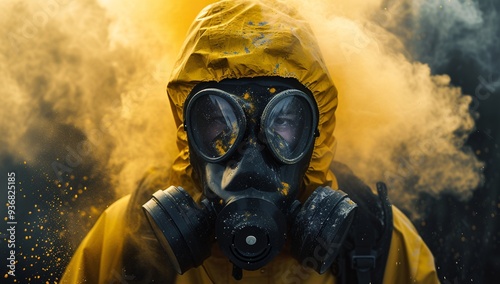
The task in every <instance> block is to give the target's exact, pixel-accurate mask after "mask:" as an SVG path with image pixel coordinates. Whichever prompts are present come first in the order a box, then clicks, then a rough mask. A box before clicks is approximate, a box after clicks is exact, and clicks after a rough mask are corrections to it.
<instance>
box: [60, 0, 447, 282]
mask: <svg viewBox="0 0 500 284" xmlns="http://www.w3.org/2000/svg"><path fill="white" fill-rule="evenodd" d="M257 76H280V77H287V78H295V79H297V80H298V81H299V82H301V83H302V84H303V85H304V86H306V87H307V88H308V89H310V90H311V91H312V93H313V95H314V98H315V100H316V103H317V105H318V108H319V126H318V128H319V133H320V136H319V137H318V138H317V139H316V142H315V145H314V152H313V155H312V158H311V162H310V165H309V168H308V170H307V172H306V176H305V177H304V184H305V189H304V190H303V191H302V192H301V195H300V199H301V200H302V201H303V200H305V199H306V198H307V196H309V194H310V193H311V192H312V191H313V190H314V189H316V188H317V187H318V186H325V185H329V186H331V187H332V188H336V187H337V183H336V180H335V176H334V175H333V173H332V172H331V170H330V164H331V162H332V160H333V155H334V148H335V140H334V137H333V130H334V127H335V116H334V112H335V109H336V107H337V91H336V89H335V87H334V85H333V82H332V80H331V78H330V75H329V72H328V71H327V68H326V67H325V64H324V62H323V59H322V56H321V54H320V51H319V47H318V46H317V44H316V40H315V38H314V35H313V33H312V31H311V30H310V28H309V26H308V24H307V23H306V22H304V21H303V20H302V19H301V18H300V16H298V15H297V13H296V11H294V10H291V9H289V8H288V7H286V6H283V5H282V4H280V3H278V2H274V1H266V2H265V3H261V2H259V1H221V2H218V3H216V4H213V5H210V6H208V7H207V8H205V9H204V10H203V11H202V12H201V13H200V14H199V15H198V17H197V19H196V20H195V22H194V23H193V25H192V26H191V29H190V32H189V35H188V37H187V40H186V42H185V44H184V47H183V49H182V51H181V54H180V58H179V60H178V61H177V63H176V65H175V68H174V70H173V73H172V77H171V80H170V82H169V84H168V87H167V92H168V95H169V98H170V102H171V106H172V111H173V115H174V119H175V122H176V124H177V128H178V131H177V146H178V148H179V151H180V153H179V155H178V157H177V159H176V161H175V162H174V165H173V166H172V168H170V169H168V171H164V170H155V171H152V172H151V174H150V175H148V176H147V177H146V178H145V179H144V180H143V182H142V183H141V185H140V186H139V188H138V190H137V192H135V193H134V194H133V195H132V196H126V197H124V198H122V199H120V200H118V201H117V202H115V203H114V204H113V205H112V206H110V207H109V208H108V209H107V210H106V211H105V212H104V213H103V214H102V216H101V217H100V218H99V220H98V221H97V223H96V224H95V226H94V227H93V228H92V230H91V231H90V232H89V234H88V235H87V236H86V237H85V239H84V240H83V242H82V243H81V245H80V246H79V248H78V249H77V251H76V252H75V255H74V256H73V258H72V260H71V262H70V264H69V266H68V267H67V269H66V271H65V274H64V276H63V278H62V281H61V283H84V282H85V283H115V282H116V283H136V282H140V281H142V282H146V283H147V282H152V281H153V279H155V280H156V281H155V283H158V282H159V283H169V282H171V281H174V280H173V278H172V277H175V275H173V274H172V273H171V269H170V268H169V266H168V264H167V263H166V262H164V258H162V256H161V254H162V251H161V248H160V247H159V246H158V245H157V244H155V242H156V240H155V238H154V235H153V234H152V232H151V231H150V229H149V226H148V225H147V222H145V221H144V219H145V218H144V216H143V212H142V210H141V208H140V207H141V205H142V204H143V203H145V202H146V201H147V200H148V199H149V197H150V196H151V194H152V193H153V192H154V191H156V190H157V189H160V188H166V187H168V186H170V185H179V186H182V187H183V188H185V189H186V190H188V191H189V193H190V194H191V195H192V196H195V197H199V196H200V194H201V190H200V185H198V184H196V183H195V182H194V180H193V177H192V167H191V165H190V163H189V149H188V144H187V136H186V133H185V131H184V128H183V125H182V121H183V106H184V101H185V100H186V97H187V96H188V94H189V93H190V91H191V90H192V89H193V87H194V86H195V85H197V84H198V83H200V82H207V81H217V82H218V81H221V80H223V79H227V78H233V79H238V78H249V77H257ZM393 215H394V230H393V233H392V241H391V245H390V251H389V256H388V261H387V265H386V269H385V274H384V283H438V280H437V275H436V271H435V268H434V259H433V256H432V254H431V252H430V251H429V249H428V248H427V246H426V245H425V243H424V242H423V241H422V239H421V238H420V236H419V235H418V233H417V232H416V230H415V228H414V227H413V225H412V224H411V222H410V221H409V220H408V219H407V218H406V217H405V216H404V215H403V214H402V213H401V212H400V211H399V210H398V209H397V208H395V207H393ZM206 245H207V246H208V245H210V244H206ZM130 248H134V249H133V250H130ZM130 251H132V253H131V252H130ZM128 256H130V257H128ZM125 262H135V264H136V265H137V266H140V267H142V268H143V269H146V270H148V269H150V270H157V271H162V270H163V271H164V273H163V276H164V277H167V279H164V280H159V278H158V277H160V276H159V275H162V273H156V274H155V273H149V274H148V273H146V274H147V275H146V276H145V275H141V276H139V275H137V274H134V272H129V270H128V268H127V265H125V264H124V263H125ZM231 269H232V265H231V264H230V263H229V261H228V260H227V258H225V257H224V256H223V255H222V253H221V252H220V251H219V250H218V248H217V246H215V245H214V248H213V249H212V256H210V257H209V258H208V259H207V260H205V262H204V263H203V265H202V266H200V267H198V268H195V269H191V270H189V271H187V272H186V273H185V274H183V275H180V276H177V277H176V278H175V283H233V282H234V283H259V284H262V283H336V278H335V276H334V275H333V274H332V273H331V272H330V271H327V272H326V273H324V274H322V275H319V274H317V273H316V272H314V271H313V270H311V269H307V268H304V267H302V266H301V265H300V264H299V263H298V262H297V261H296V260H295V259H294V258H292V257H291V256H290V254H289V251H288V249H286V248H285V249H284V251H283V252H281V253H280V254H279V255H278V256H277V257H276V258H275V259H274V260H273V261H271V262H270V263H269V264H268V265H266V266H265V267H263V268H262V269H260V270H257V271H244V273H243V279H242V280H241V281H238V282H236V281H235V280H234V279H233V278H232V276H231ZM167 270H168V271H167ZM165 271H166V272H165ZM141 277H142V278H141ZM148 277H149V278H148Z"/></svg>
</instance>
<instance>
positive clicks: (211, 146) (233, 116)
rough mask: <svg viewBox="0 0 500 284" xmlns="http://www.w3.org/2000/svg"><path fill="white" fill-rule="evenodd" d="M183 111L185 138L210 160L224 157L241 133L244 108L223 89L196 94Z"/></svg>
mask: <svg viewBox="0 0 500 284" xmlns="http://www.w3.org/2000/svg"><path fill="white" fill-rule="evenodd" d="M186 112H187V116H186V117H187V120H186V126H187V131H188V137H189V139H192V141H193V142H194V145H195V148H196V149H197V150H198V151H199V153H200V154H201V155H202V156H203V157H205V158H206V159H208V160H210V161H214V160H218V159H221V158H222V157H224V156H225V155H226V154H227V153H228V152H229V151H230V150H231V149H232V148H233V146H234V145H235V144H236V143H237V141H238V140H239V139H240V136H241V135H242V133H243V130H242V128H243V127H244V125H245V124H244V119H245V116H244V113H243V110H242V109H241V107H239V105H238V104H237V102H236V101H235V100H234V99H233V98H232V97H231V95H230V94H228V93H225V92H223V91H220V90H216V89H213V90H212V89H211V90H204V91H201V92H199V93H197V94H196V95H195V96H193V98H192V99H191V101H190V103H189V105H188V108H187V110H186Z"/></svg>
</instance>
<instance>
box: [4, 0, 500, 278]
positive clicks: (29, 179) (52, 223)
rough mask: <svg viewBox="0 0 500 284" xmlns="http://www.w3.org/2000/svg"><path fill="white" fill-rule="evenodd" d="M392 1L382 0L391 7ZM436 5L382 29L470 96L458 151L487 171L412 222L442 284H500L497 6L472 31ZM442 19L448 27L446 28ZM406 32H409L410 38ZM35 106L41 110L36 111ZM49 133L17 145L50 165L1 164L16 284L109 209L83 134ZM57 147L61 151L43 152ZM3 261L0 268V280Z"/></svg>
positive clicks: (56, 263)
mask: <svg viewBox="0 0 500 284" xmlns="http://www.w3.org/2000/svg"><path fill="white" fill-rule="evenodd" d="M391 2H393V1H387V3H388V5H389V6H390V5H391ZM435 2H436V3H437V4H436V5H437V6H434V8H435V9H436V11H433V12H432V13H428V14H426V13H422V14H421V15H419V16H418V17H416V16H412V15H406V16H405V17H406V18H405V21H404V23H405V25H404V26H403V27H388V28H390V29H393V31H394V33H396V34H398V35H399V36H400V38H401V39H403V41H404V42H405V44H406V45H407V47H408V49H409V50H410V53H411V54H410V56H412V57H414V59H415V60H418V61H421V62H424V63H428V64H429V65H430V66H431V68H432V72H433V73H434V74H448V75H449V76H450V77H451V82H452V84H453V85H455V86H460V87H461V88H462V90H463V92H464V93H465V94H469V95H471V96H472V97H473V102H472V104H471V111H472V112H473V113H474V117H475V120H476V128H475V130H474V131H473V132H472V133H471V134H470V136H469V139H468V141H467V145H465V147H470V148H472V150H473V151H474V152H475V153H476V154H477V156H478V157H479V159H480V160H481V161H483V162H484V163H485V168H484V183H483V184H482V185H481V186H480V187H479V188H477V189H476V190H475V191H474V192H473V195H472V197H471V198H470V199H468V200H461V199H460V198H458V197H456V196H455V195H454V194H451V193H450V194H447V193H442V194H441V195H440V196H438V197H432V196H429V195H422V196H421V198H420V201H419V203H418V208H419V209H420V211H422V212H424V214H422V215H421V217H420V218H419V219H416V220H413V221H414V224H415V225H416V227H417V229H418V230H419V232H420V233H421V235H422V237H423V239H424V240H425V241H426V243H427V244H428V245H429V247H430V249H431V250H432V252H433V253H434V255H435V259H436V266H437V269H438V274H439V278H440V279H441V281H442V282H443V283H492V282H494V280H495V279H500V247H499V245H500V239H499V238H500V228H499V226H500V216H499V214H500V174H499V172H500V42H499V39H500V33H499V28H498V27H500V18H499V17H497V13H498V11H500V1H494V0H482V1H474V2H472V1H471V2H470V3H472V4H471V5H477V7H478V8H479V11H480V12H481V13H482V14H481V15H482V19H483V20H484V22H482V23H478V24H477V25H474V24H470V23H469V24H468V22H467V21H459V20H456V21H455V22H453V18H452V17H451V16H450V15H453V11H450V10H446V9H444V10H443V11H442V12H439V5H438V4H439V2H442V4H443V6H445V5H444V4H445V3H446V2H447V1H435ZM459 2H461V3H465V2H467V1H459ZM450 9H451V8H450ZM440 13H441V14H440ZM426 17H428V18H426ZM440 17H441V18H440ZM446 20H450V21H452V23H451V25H448V26H447V25H444V21H446ZM447 27H449V28H450V29H449V30H447V29H446V28H447ZM451 28H453V29H451ZM408 30H411V31H413V33H411V36H409V34H408ZM40 107H41V108H43V107H48V106H44V105H43V102H40ZM47 116H50V109H49V110H48V111H47ZM50 131H51V133H50V140H47V138H45V137H47V135H46V133H44V131H43V130H34V131H31V132H29V133H27V134H26V136H25V137H24V139H32V140H37V141H39V142H40V143H42V144H43V143H46V145H48V146H47V147H46V150H45V151H42V152H41V153H42V154H41V155H40V156H39V157H37V159H38V160H39V161H50V163H49V162H46V163H43V162H40V163H37V164H36V166H33V165H32V164H31V163H30V162H26V163H25V161H23V160H18V159H17V158H15V157H16V156H17V155H16V153H12V155H3V156H0V158H1V160H0V177H1V178H0V184H2V185H4V184H6V183H7V175H6V173H7V172H9V171H15V172H16V176H17V181H18V182H19V184H18V191H17V194H16V198H17V199H16V202H17V203H16V205H17V208H18V209H17V210H16V218H17V219H18V220H22V222H20V223H18V225H17V227H16V242H18V245H19V246H18V247H17V248H16V252H17V260H18V261H19V263H18V264H17V266H16V267H17V268H18V271H16V278H17V279H18V282H20V283H26V282H31V283H46V281H48V282H50V283H53V282H54V281H57V280H58V279H59V277H60V275H61V273H62V272H63V271H64V268H65V266H66V264H67V263H68V261H69V259H70V257H71V254H72V253H73V251H74V250H75V249H76V246H77V244H78V243H79V241H80V240H81V238H82V237H83V236H82V235H81V234H80V232H81V231H87V230H88V229H89V228H90V227H91V225H92V224H93V223H94V222H95V220H96V218H97V217H98V215H99V213H100V212H101V211H102V210H103V209H105V207H106V205H107V204H109V203H110V202H111V201H112V200H114V196H113V193H112V192H111V191H104V190H98V189H99V188H107V187H108V186H109V184H108V183H107V180H106V176H107V173H106V172H105V170H104V167H101V166H100V165H99V164H98V163H97V162H96V161H92V159H89V158H87V159H83V160H82V159H79V156H80V158H81V156H83V155H84V154H85V153H83V152H82V151H78V143H79V142H80V141H83V140H85V135H84V134H82V133H81V132H80V131H79V130H78V129H76V128H74V127H72V126H69V125H66V124H64V123H63V122H60V123H55V124H54V125H53V127H52V129H51V130H50ZM54 143H55V144H57V145H60V146H58V147H53V146H52V147H49V145H51V144H52V145H53V144H54ZM67 145H70V146H71V147H72V148H71V149H73V150H74V151H73V150H68V148H67V147H66V146H67ZM2 147H3V146H2ZM75 153H76V154H75ZM68 157H69V159H73V161H74V163H75V167H74V168H73V170H72V171H71V172H67V173H65V174H64V175H63V177H62V178H61V180H56V179H55V178H54V176H53V172H54V171H53V165H54V164H53V162H54V161H55V162H57V161H64V160H66V159H68ZM2 187H3V186H2ZM2 192H3V190H2ZM3 195H5V194H2V197H1V198H2V199H1V200H2V202H3V201H4V198H5V197H4V196H3ZM0 213H1V214H0V215H1V216H2V218H4V216H6V208H5V207H4V206H2V207H1V208H0ZM68 220H69V222H68ZM4 224H5V222H3V221H2V227H1V231H0V235H2V238H0V247H1V248H0V250H1V251H2V254H1V255H2V256H4V255H6V254H4V250H5V249H6V243H5V241H6V239H5V235H3V234H5V231H4V229H3V228H4V227H3V226H4ZM5 261H6V260H5V259H1V260H0V264H1V265H0V267H2V269H0V271H1V273H2V274H1V275H0V277H3V276H4V275H3V271H4V268H5V267H6V266H5ZM5 271H6V270H5ZM2 280H3V279H2ZM0 282H2V281H0Z"/></svg>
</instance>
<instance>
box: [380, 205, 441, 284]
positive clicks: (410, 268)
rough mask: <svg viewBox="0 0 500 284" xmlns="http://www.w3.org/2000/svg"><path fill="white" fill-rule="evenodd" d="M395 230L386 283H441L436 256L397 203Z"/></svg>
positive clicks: (386, 271) (385, 274) (394, 210)
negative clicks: (436, 265)
mask: <svg viewBox="0 0 500 284" xmlns="http://www.w3.org/2000/svg"><path fill="white" fill-rule="evenodd" d="M393 216H394V230H393V233H392V241H391V246H390V249H389V257H388V259H387V265H386V268H385V273H384V284H390V283H425V284H431V283H432V284H433V283H439V280H438V277H437V273H436V268H435V264H434V257H433V256H432V253H431V251H430V250H429V248H428V247H427V246H426V244H425V243H424V241H423V240H422V238H421V237H420V236H419V235H418V233H417V230H416V229H415V227H414V226H413V224H412V223H411V221H410V220H408V218H407V217H406V216H405V215H404V214H403V213H402V212H401V211H400V210H399V209H397V208H396V207H395V206H393Z"/></svg>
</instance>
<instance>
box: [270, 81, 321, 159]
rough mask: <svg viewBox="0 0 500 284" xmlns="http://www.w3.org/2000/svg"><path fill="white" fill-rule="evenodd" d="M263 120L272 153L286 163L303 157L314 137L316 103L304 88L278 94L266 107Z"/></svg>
mask: <svg viewBox="0 0 500 284" xmlns="http://www.w3.org/2000/svg"><path fill="white" fill-rule="evenodd" d="M262 121H263V124H262V127H263V130H264V133H265V136H266V140H267V142H268V144H269V146H270V148H271V150H272V152H273V153H274V154H275V155H276V157H277V158H278V159H280V160H282V161H283V162H285V163H294V162H295V161H297V160H298V159H300V158H301V157H302V156H303V155H304V154H305V152H306V150H307V149H308V148H309V147H310V145H311V143H312V141H313V140H314V130H315V128H316V116H315V112H314V102H313V101H312V100H311V99H310V98H309V97H308V96H307V95H306V94H305V93H303V92H301V91H298V90H287V91H284V92H282V93H280V94H278V95H276V96H275V97H274V98H273V99H272V100H271V101H270V102H269V104H268V105H267V107H266V109H265V110H264V113H263V118H262Z"/></svg>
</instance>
